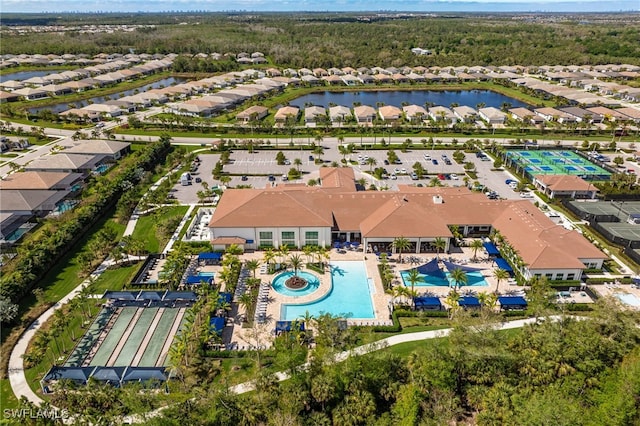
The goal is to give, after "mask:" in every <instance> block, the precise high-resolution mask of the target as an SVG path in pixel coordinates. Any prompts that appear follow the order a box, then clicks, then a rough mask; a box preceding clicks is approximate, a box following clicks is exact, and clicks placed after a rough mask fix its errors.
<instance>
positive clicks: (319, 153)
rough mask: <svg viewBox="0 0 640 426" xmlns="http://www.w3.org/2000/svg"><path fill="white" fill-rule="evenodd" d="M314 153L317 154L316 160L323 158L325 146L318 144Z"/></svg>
mask: <svg viewBox="0 0 640 426" xmlns="http://www.w3.org/2000/svg"><path fill="white" fill-rule="evenodd" d="M316 139H317V137H316ZM321 139H322V138H321ZM313 153H314V154H316V160H317V161H319V160H320V159H321V158H322V155H323V154H324V148H322V146H320V145H318V146H316V147H315V148H314V149H313Z"/></svg>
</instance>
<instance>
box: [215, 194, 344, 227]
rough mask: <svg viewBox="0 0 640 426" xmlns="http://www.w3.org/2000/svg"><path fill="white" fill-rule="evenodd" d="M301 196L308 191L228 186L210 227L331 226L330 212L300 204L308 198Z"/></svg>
mask: <svg viewBox="0 0 640 426" xmlns="http://www.w3.org/2000/svg"><path fill="white" fill-rule="evenodd" d="M310 192H317V190H316V191H310ZM304 195H308V193H307V192H303V191H295V190H291V191H282V190H278V189H275V190H270V189H269V190H262V189H228V190H226V191H225V192H224V194H223V196H222V197H221V198H220V202H219V203H218V207H217V208H216V211H215V213H214V215H213V218H212V219H211V223H210V226H212V227H219V228H235V227H245V226H252V227H271V226H324V227H326V226H331V225H332V224H333V221H332V219H331V215H330V212H329V211H328V210H326V209H323V210H326V211H318V210H314V209H313V208H310V204H309V203H304V200H305V198H308V197H305V196H304ZM315 198H317V197H315ZM311 204H312V203H311Z"/></svg>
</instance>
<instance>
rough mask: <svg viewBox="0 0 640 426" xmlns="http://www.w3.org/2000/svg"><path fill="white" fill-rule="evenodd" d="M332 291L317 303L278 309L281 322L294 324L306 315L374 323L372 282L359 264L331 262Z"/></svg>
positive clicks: (316, 301) (360, 262)
mask: <svg viewBox="0 0 640 426" xmlns="http://www.w3.org/2000/svg"><path fill="white" fill-rule="evenodd" d="M329 267H330V271H331V289H330V290H329V292H327V293H323V294H324V295H323V296H320V298H319V299H316V300H313V301H309V302H306V303H300V304H295V303H286V304H282V305H281V307H280V319H281V320H284V321H293V320H295V319H299V318H303V317H304V316H305V314H306V313H307V312H309V313H310V314H311V315H314V316H319V315H322V314H324V313H330V314H332V315H339V316H341V317H344V318H347V319H373V318H375V311H374V308H373V301H372V299H371V295H372V292H373V284H372V280H370V279H369V277H368V276H367V269H366V266H365V264H364V262H362V261H332V262H330V264H329Z"/></svg>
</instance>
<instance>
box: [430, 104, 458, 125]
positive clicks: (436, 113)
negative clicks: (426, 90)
mask: <svg viewBox="0 0 640 426" xmlns="http://www.w3.org/2000/svg"><path fill="white" fill-rule="evenodd" d="M428 113H429V117H431V119H432V120H433V121H436V122H438V121H444V122H445V123H448V124H453V123H455V122H456V121H458V118H457V117H456V115H455V114H454V113H453V111H451V110H450V109H449V108H447V107H443V106H434V107H431V108H429V112H428Z"/></svg>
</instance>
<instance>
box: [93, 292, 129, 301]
mask: <svg viewBox="0 0 640 426" xmlns="http://www.w3.org/2000/svg"><path fill="white" fill-rule="evenodd" d="M137 295H138V292H137V291H111V290H109V291H106V292H105V293H104V295H103V296H102V298H103V299H107V300H131V301H133V300H136V296H137Z"/></svg>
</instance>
